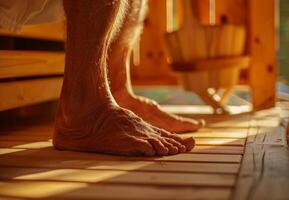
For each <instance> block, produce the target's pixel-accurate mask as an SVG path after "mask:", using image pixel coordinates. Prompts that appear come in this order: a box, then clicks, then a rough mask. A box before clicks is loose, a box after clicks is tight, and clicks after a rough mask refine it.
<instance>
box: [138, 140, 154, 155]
mask: <svg viewBox="0 0 289 200" xmlns="http://www.w3.org/2000/svg"><path fill="white" fill-rule="evenodd" d="M135 147H136V148H137V150H136V151H138V152H140V153H141V154H142V155H144V156H154V155H156V152H155V150H154V148H153V146H152V145H151V144H150V143H149V142H148V141H146V140H143V139H137V144H136V145H135Z"/></svg>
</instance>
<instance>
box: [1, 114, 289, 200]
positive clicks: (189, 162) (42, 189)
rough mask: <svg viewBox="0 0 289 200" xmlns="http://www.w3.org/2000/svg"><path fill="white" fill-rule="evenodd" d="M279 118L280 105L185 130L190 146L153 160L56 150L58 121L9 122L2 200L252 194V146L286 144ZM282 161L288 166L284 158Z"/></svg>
mask: <svg viewBox="0 0 289 200" xmlns="http://www.w3.org/2000/svg"><path fill="white" fill-rule="evenodd" d="M283 117H284V116H283ZM280 122H281V117H280V113H279V111H278V109H271V110H270V111H263V112H259V113H255V114H252V115H247V116H242V117H240V118H238V119H234V120H231V121H224V122H219V123H214V124H209V125H208V126H207V127H206V128H203V129H202V130H200V131H199V132H197V133H187V134H183V136H184V137H188V136H194V137H195V139H196V144H197V145H196V147H195V148H194V149H193V150H192V151H191V152H188V153H185V154H179V155H173V156H165V157H151V158H145V157H119V156H110V155H101V154H93V153H81V152H68V151H57V150H55V149H53V147H52V145H51V134H52V132H53V124H52V123H40V124H35V123H34V124H33V125H31V126H28V125H26V126H22V125H19V126H13V127H8V128H7V127H5V128H2V129H1V130H0V199H35V198H41V199H166V200H168V199H232V198H234V199H248V198H249V197H251V196H250V195H249V194H252V191H251V190H250V188H252V187H256V186H255V185H254V184H253V185H250V184H251V183H252V180H255V178H256V177H254V175H255V174H254V173H249V172H248V169H246V166H252V162H251V164H250V158H251V157H250V156H252V155H251V154H250V152H249V153H248V151H252V146H248V145H249V144H252V143H254V144H255V143H256V144H262V146H263V145H265V144H266V145H271V146H272V145H274V146H275V147H276V146H277V147H278V146H279V147H281V146H282V147H284V146H286V145H287V142H286V136H285V131H284V130H285V129H284V127H283V129H284V130H283V129H282V126H281V125H282V123H281V125H280ZM281 129H282V130H281ZM260 130H262V131H260ZM276 130H278V131H276ZM270 131H271V132H270ZM269 132H270V133H271V134H267V133H269ZM264 133H265V134H264ZM273 133H274V134H273ZM276 133H277V134H276ZM250 148H251V149H250ZM244 153H245V157H244ZM246 155H248V157H247V156H246ZM262 155H263V154H262ZM262 155H261V157H262ZM258 156H260V155H259V154H258ZM255 162H256V161H255ZM244 163H246V166H244ZM281 164H283V165H285V166H281V168H282V169H283V171H284V169H287V171H288V172H289V166H286V164H287V163H286V156H285V160H283V161H282V162H281ZM246 170H247V171H246ZM285 171H286V170H285ZM246 175H247V178H248V176H250V175H251V176H252V177H251V179H250V180H247V179H246ZM248 181H249V182H248ZM266 181H267V182H268V180H267V179H266ZM253 183H254V181H253ZM282 183H283V184H285V185H286V184H288V183H289V179H287V180H286V177H285V181H284V180H283V182H282ZM267 184H268V183H267ZM248 188H249V189H248ZM287 194H288V193H287ZM284 195H285V197H288V196H286V192H285V194H284ZM284 195H283V196H282V195H281V196H282V197H284ZM257 196H258V195H257ZM259 196H260V195H259ZM279 196H280V195H279ZM263 197H264V196H263ZM262 199H264V198H262ZM265 199H266V198H265Z"/></svg>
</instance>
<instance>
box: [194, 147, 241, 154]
mask: <svg viewBox="0 0 289 200" xmlns="http://www.w3.org/2000/svg"><path fill="white" fill-rule="evenodd" d="M189 153H204V154H243V153H244V147H242V146H195V147H194V148H193V149H192V150H191V152H189Z"/></svg>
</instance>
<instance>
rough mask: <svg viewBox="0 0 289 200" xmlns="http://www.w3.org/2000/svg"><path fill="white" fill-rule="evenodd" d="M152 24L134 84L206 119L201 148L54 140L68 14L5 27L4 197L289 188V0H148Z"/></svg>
mask: <svg viewBox="0 0 289 200" xmlns="http://www.w3.org/2000/svg"><path fill="white" fill-rule="evenodd" d="M50 1H51V0H50ZM15 2H16V1H15ZM31 2H32V1H31ZM95 2H97V1H95ZM71 4H73V1H71ZM0 5H1V3H0ZM0 18H1V15H0ZM143 24H144V28H143V33H142V35H141V37H140V38H139V39H138V40H137V42H136V44H135V45H134V48H133V50H132V56H131V59H130V64H129V65H130V76H131V83H132V86H133V90H134V93H135V94H136V95H139V96H144V97H147V98H150V99H153V100H155V101H156V102H158V103H159V104H160V105H161V109H162V110H163V111H165V112H168V113H171V114H175V115H179V116H182V117H187V118H194V119H204V120H205V121H206V125H205V126H204V127H203V128H201V129H199V130H198V131H195V132H192V131H189V132H185V133H182V134H179V135H180V136H181V137H183V138H187V137H193V138H194V140H195V146H194V148H193V149H192V150H191V151H189V152H185V153H181V154H176V155H168V156H152V157H143V156H135V157H132V156H115V155H109V154H100V153H86V152H77V151H59V150H56V149H55V148H54V147H53V145H52V136H53V132H54V120H55V115H56V110H57V106H58V99H59V96H60V91H61V86H62V82H63V76H64V65H65V48H66V45H65V43H66V22H65V21H54V22H50V23H43V24H33V25H25V26H23V27H22V29H21V31H20V32H11V31H9V30H7V29H4V28H0V199H8V200H10V199H11V200H14V199H15V200H16V199H17V200H18V199H116V200H124V199H125V200H126V199H134V200H138V199H140V200H145V199H146V200H150V199H154V200H160V199H163V200H170V199H174V200H183V199H184V200H188V199H234V200H242V199H244V200H245V199H246V200H247V199H250V200H252V199H254V200H255V199H256V200H263V199H264V200H265V199H266V200H267V199H268V200H271V199H289V190H288V188H289V150H288V138H289V137H288V135H289V128H288V117H289V66H288V65H289V39H288V38H289V3H288V1H287V0H148V12H147V15H146V18H145V19H144V22H143Z"/></svg>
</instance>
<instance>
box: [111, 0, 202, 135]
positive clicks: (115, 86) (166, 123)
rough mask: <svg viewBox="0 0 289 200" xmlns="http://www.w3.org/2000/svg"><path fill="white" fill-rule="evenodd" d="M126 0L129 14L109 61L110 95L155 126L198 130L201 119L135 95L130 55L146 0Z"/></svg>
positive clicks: (143, 14) (140, 25)
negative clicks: (184, 116)
mask: <svg viewBox="0 0 289 200" xmlns="http://www.w3.org/2000/svg"><path fill="white" fill-rule="evenodd" d="M129 1H130V5H131V6H130V7H129V9H130V10H129V12H128V13H129V15H127V16H126V19H125V20H124V21H125V23H124V25H123V26H122V27H121V29H120V32H119V37H118V38H117V40H115V41H114V42H113V44H112V49H111V52H110V59H109V63H108V67H109V76H110V81H111V84H110V86H111V89H112V93H113V96H114V97H115V98H116V101H117V102H118V103H119V104H120V105H121V106H123V107H125V108H127V109H130V110H132V111H133V112H134V113H136V114H137V115H139V116H141V117H142V118H143V119H144V120H146V121H147V122H149V123H151V124H152V125H154V126H157V127H160V128H163V129H166V130H167V131H170V132H185V131H196V130H198V129H199V128H201V127H202V126H203V125H204V122H203V121H201V120H193V119H187V118H182V117H178V116H176V115H172V114H169V113H166V112H164V111H162V109H161V108H160V106H159V105H158V104H157V103H156V102H154V101H152V100H150V99H147V98H144V97H140V96H136V95H134V93H133V90H132V88H131V81H130V75H129V71H130V70H129V67H130V54H131V50H132V47H133V45H134V43H135V41H136V40H137V39H138V37H139V36H140V34H141V30H142V26H143V20H144V17H145V14H146V0H129Z"/></svg>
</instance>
